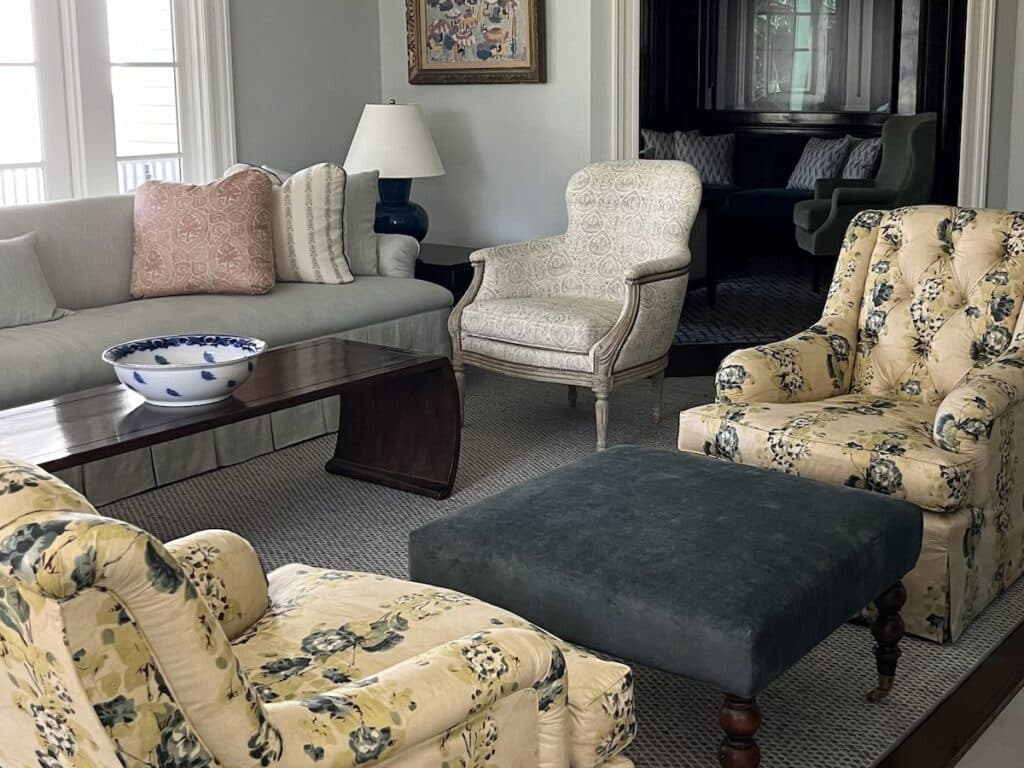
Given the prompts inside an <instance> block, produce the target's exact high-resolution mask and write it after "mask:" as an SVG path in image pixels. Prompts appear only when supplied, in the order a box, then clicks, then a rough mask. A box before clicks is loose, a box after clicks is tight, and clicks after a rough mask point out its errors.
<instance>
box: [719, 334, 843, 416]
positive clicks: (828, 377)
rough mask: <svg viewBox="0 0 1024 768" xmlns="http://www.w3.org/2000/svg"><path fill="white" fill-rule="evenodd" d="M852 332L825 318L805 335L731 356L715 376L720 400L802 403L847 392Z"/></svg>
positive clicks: (723, 362) (738, 352) (732, 401)
mask: <svg viewBox="0 0 1024 768" xmlns="http://www.w3.org/2000/svg"><path fill="white" fill-rule="evenodd" d="M853 337H854V334H853V331H852V330H849V329H847V328H845V327H844V326H841V325H839V324H837V323H835V322H830V321H823V322H822V323H819V324H818V325H815V326H813V327H811V328H809V329H808V330H806V331H804V332H803V333H800V334H797V335H796V336H792V337H790V338H788V339H785V340H783V341H777V342H774V343H772V344H765V345H763V346H760V347H753V348H750V349H741V350H738V351H736V352H733V353H732V354H730V355H728V356H727V357H726V358H725V359H724V360H723V361H722V363H721V365H719V367H718V372H717V373H716V374H715V399H716V401H717V402H719V403H787V402H789V403H802V402H808V401H813V400H824V399H825V398H828V397H835V396H836V395H840V394H842V393H844V392H846V391H847V390H848V389H849V386H850V376H851V374H852V371H853V366H852V362H853V343H852V339H853Z"/></svg>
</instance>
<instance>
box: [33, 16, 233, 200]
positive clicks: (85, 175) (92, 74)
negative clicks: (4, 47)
mask: <svg viewBox="0 0 1024 768" xmlns="http://www.w3.org/2000/svg"><path fill="white" fill-rule="evenodd" d="M32 5H33V23H34V31H35V37H36V59H37V72H38V78H39V100H40V112H41V121H40V126H41V132H42V134H43V135H42V142H43V168H44V184H45V190H46V199H47V200H56V199H61V198H67V197H86V196H94V195H114V194H118V193H119V188H118V175H117V174H118V171H117V154H116V146H115V138H114V137H115V134H114V105H113V94H112V92H111V83H110V71H111V70H110V66H111V65H110V52H109V43H108V36H107V20H106V3H105V2H103V1H102V0H34V2H33V4H32ZM171 7H172V13H173V15H174V30H175V34H174V38H175V39H174V45H175V58H176V60H177V65H178V70H177V77H176V81H177V91H178V93H177V96H178V123H179V142H180V150H181V155H182V159H181V172H182V180H183V181H186V182H192V183H203V182H206V181H210V180H212V179H215V178H217V177H218V176H220V174H221V173H223V171H224V169H225V168H227V167H228V166H230V165H231V164H233V163H234V161H235V119H234V98H233V91H232V72H231V33H230V26H229V15H228V0H171Z"/></svg>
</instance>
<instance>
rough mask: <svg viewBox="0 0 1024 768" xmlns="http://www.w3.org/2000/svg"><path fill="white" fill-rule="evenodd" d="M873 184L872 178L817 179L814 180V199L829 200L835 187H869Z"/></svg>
mask: <svg viewBox="0 0 1024 768" xmlns="http://www.w3.org/2000/svg"><path fill="white" fill-rule="evenodd" d="M873 186H875V180H874V179H818V180H817V181H816V182H814V199H815V200H831V199H832V193H833V192H835V191H836V190H837V189H840V188H842V189H869V188H871V187H873Z"/></svg>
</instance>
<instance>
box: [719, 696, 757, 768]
mask: <svg viewBox="0 0 1024 768" xmlns="http://www.w3.org/2000/svg"><path fill="white" fill-rule="evenodd" d="M718 722H719V723H720V724H721V726H722V730H723V731H725V738H724V739H723V740H722V746H721V747H720V748H719V749H718V763H719V765H721V766H722V768H757V766H759V765H760V764H761V750H760V748H759V747H758V746H757V742H756V741H755V740H754V736H755V734H757V729H758V728H760V727H761V709H760V708H759V707H758V706H757V699H741V698H739V697H737V696H729V695H728V694H727V695H726V697H725V700H724V701H723V702H722V709H721V711H720V712H719V713H718Z"/></svg>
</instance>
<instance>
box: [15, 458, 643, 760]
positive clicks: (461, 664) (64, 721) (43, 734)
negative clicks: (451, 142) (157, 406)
mask: <svg viewBox="0 0 1024 768" xmlns="http://www.w3.org/2000/svg"><path fill="white" fill-rule="evenodd" d="M247 549H248V551H245V550H247ZM172 552H173V553H176V554H177V555H178V556H180V557H182V558H183V560H184V561H185V562H186V563H187V565H184V566H183V564H182V562H180V561H179V560H178V559H177V558H176V557H175V554H172ZM236 563H237V565H238V567H237V568H236V567H234V566H235V564H236ZM300 572H301V573H307V574H308V573H309V571H308V570H306V569H302V568H301V567H297V566H293V567H291V568H290V569H285V570H284V571H282V572H281V573H282V574H283V575H282V576H280V577H277V576H275V577H272V579H271V582H272V583H282V584H283V583H284V582H285V581H286V580H287V575H288V574H291V573H300ZM319 573H320V574H330V575H328V576H326V577H325V578H324V582H332V581H334V580H337V579H344V578H346V577H345V575H344V574H338V573H337V572H319ZM365 578H366V579H367V580H371V581H372V579H373V577H365ZM279 579H280V581H279ZM354 581H355V579H354ZM367 583H368V582H367ZM396 584H401V582H396ZM309 586H310V585H309V584H308V583H307V584H305V585H304V587H309ZM417 588H418V587H417ZM285 591H287V590H285ZM281 594H284V593H283V592H281V591H279V590H278V589H277V588H276V587H275V590H274V592H273V596H274V597H273V599H274V602H273V604H271V603H269V602H268V601H269V600H270V599H271V597H270V596H269V595H268V591H267V588H266V582H265V581H264V579H263V574H262V571H261V570H259V568H258V562H257V561H256V559H255V555H254V554H253V553H252V552H251V548H248V547H247V545H245V543H244V542H243V541H242V540H241V539H238V538H237V537H234V536H232V535H231V534H227V533H226V532H222V531H217V532H210V534H209V535H207V534H197V535H194V536H192V537H188V538H187V539H186V540H183V541H179V542H175V543H172V544H171V545H170V546H169V547H164V546H163V545H161V544H160V543H159V542H157V541H156V540H154V539H153V538H152V537H150V536H149V535H147V534H146V533H145V532H143V531H141V530H139V529H137V528H134V527H133V526H130V525H128V524H125V523H122V522H118V521H114V520H109V519H107V518H103V517H100V516H98V515H97V514H96V513H95V511H94V510H93V509H92V508H91V507H90V506H89V504H88V502H86V501H85V500H84V499H83V498H82V497H81V496H80V495H79V494H77V493H76V492H75V491H73V490H72V489H71V488H69V487H68V486H66V485H64V484H63V483H62V482H60V481H59V480H57V479H55V478H53V477H52V476H50V475H48V474H47V473H45V472H42V471H41V470H39V469H38V468H35V467H31V466H29V465H22V464H19V463H16V462H9V461H0V667H2V669H3V674H0V721H2V722H3V723H4V727H5V728H10V729H16V730H18V731H19V732H21V733H24V734H25V735H26V737H25V738H24V739H19V740H11V739H8V740H3V742H2V743H0V765H3V766H5V768H28V767H29V766H32V767H33V768H54V767H55V766H84V767H85V768H91V767H92V766H97V768H101V767H102V768H106V767H107V766H110V765H115V764H121V765H139V766H143V765H160V766H166V767H168V768H205V767H206V766H289V767H290V766H313V765H331V766H357V765H364V764H366V763H368V762H370V761H381V762H383V761H388V764H389V765H390V764H394V765H401V766H427V765H438V764H441V763H444V762H448V763H449V764H453V765H454V764H464V765H482V764H485V763H489V762H492V761H493V762H501V763H506V762H507V763H509V764H516V765H543V766H567V765H569V763H570V759H571V755H572V754H573V753H574V750H575V749H576V748H577V746H576V744H575V743H574V735H573V724H572V720H573V717H574V716H573V715H571V713H570V710H569V708H568V705H567V690H568V681H567V678H566V665H567V660H566V654H565V653H564V652H563V650H562V649H561V648H560V647H559V646H560V644H559V643H558V642H557V641H556V640H555V639H554V638H551V637H550V636H547V635H545V634H543V633H542V632H540V631H539V630H537V629H535V628H531V627H527V626H525V625H523V623H522V622H519V623H518V624H519V625H518V626H517V625H516V623H515V622H513V621H509V622H508V623H507V624H505V625H502V624H495V623H491V624H487V625H477V624H474V623H471V622H468V621H467V623H466V624H465V625H463V626H462V627H461V629H462V630H464V631H461V632H460V631H456V630H455V629H454V627H450V628H449V629H450V630H451V631H447V632H445V633H442V634H443V637H438V638H436V640H437V641H436V642H434V643H429V642H413V643H408V644H405V647H406V648H408V650H407V651H405V652H402V651H401V650H399V649H400V648H402V646H403V643H402V639H403V632H405V631H407V628H404V627H403V626H402V622H403V621H404V619H403V617H402V614H401V611H398V612H392V613H388V612H386V611H385V612H384V613H388V616H389V620H388V621H385V622H384V624H383V625H382V624H379V623H376V622H369V623H359V622H360V620H358V619H356V620H351V619H350V620H347V621H346V623H348V622H351V621H355V623H354V624H351V623H348V629H349V630H351V631H352V635H351V637H349V635H346V634H344V632H343V630H344V629H345V626H344V625H340V626H339V625H335V626H333V627H329V626H327V625H324V626H322V627H317V628H316V629H313V630H312V631H311V632H310V633H308V634H309V635H312V638H309V637H307V636H304V638H303V640H302V641H301V642H300V644H299V645H300V648H299V649H297V650H298V651H299V652H303V650H302V645H303V644H305V646H306V648H307V649H308V650H307V651H305V652H308V653H309V654H310V656H309V658H310V659H312V658H313V657H314V656H315V657H316V658H317V659H318V660H319V661H323V660H328V657H329V656H330V655H331V649H332V648H333V649H335V650H337V651H338V655H337V656H336V657H335V658H333V659H329V664H326V665H323V666H322V667H321V669H322V671H324V672H326V671H327V670H328V669H341V667H342V661H341V659H342V658H343V657H351V658H352V659H353V664H352V665H351V666H349V667H347V669H349V671H350V672H352V673H354V672H355V670H356V668H357V666H358V665H360V664H361V665H362V666H363V668H364V671H366V674H361V675H360V676H359V677H354V676H352V675H347V677H350V678H351V679H343V676H344V675H345V673H340V672H339V673H338V674H333V673H331V674H323V675H320V676H319V679H320V680H322V681H324V682H323V684H321V685H315V686H310V687H309V688H306V689H303V690H298V689H296V690H294V691H291V692H290V695H289V692H287V691H286V690H285V688H287V685H284V686H283V687H282V688H281V690H280V692H277V693H275V692H274V691H273V685H268V681H267V680H265V679H263V677H261V676H263V675H265V674H266V673H265V671H264V669H263V668H264V667H265V666H267V665H270V667H271V668H276V669H278V670H279V671H278V673H277V674H278V676H279V677H280V678H281V680H284V679H285V678H286V675H284V673H283V672H284V671H286V670H287V669H288V668H289V664H290V663H294V662H289V659H290V658H293V657H281V658H279V659H277V660H275V659H272V658H270V657H269V656H267V655H266V654H268V653H270V649H271V647H272V646H273V645H274V641H268V642H267V643H265V644H263V645H262V648H263V653H264V655H263V656H262V657H261V658H260V659H259V664H257V665H255V666H254V667H253V668H252V669H251V670H250V669H249V668H248V665H247V664H245V663H243V661H242V660H241V659H242V657H243V655H244V654H245V653H247V652H248V649H255V648H258V647H260V642H259V638H260V629H259V628H260V626H261V625H262V624H264V623H267V622H270V623H271V624H274V622H275V621H277V620H280V621H282V622H283V621H285V620H286V617H287V616H288V615H289V614H293V615H294V614H303V615H306V616H308V615H311V614H314V613H315V614H317V615H319V616H320V617H321V619H325V620H326V619H327V616H328V614H327V613H319V612H318V611H319V609H320V608H323V607H324V606H325V605H327V606H329V605H330V603H326V602H325V603H318V602H316V595H315V594H311V593H310V592H309V591H307V590H306V589H305V588H303V589H302V594H301V599H300V596H299V595H295V599H294V600H291V599H289V598H287V597H286V598H284V599H283V601H278V600H277V596H278V595H281ZM208 599H209V600H210V603H208ZM367 599H369V600H371V601H372V600H374V599H377V600H378V601H379V598H366V597H364V598H363V600H364V603H365V601H366V600H367ZM211 603H212V605H213V606H215V608H214V610H211ZM260 605H262V606H264V608H266V606H267V605H270V606H271V607H270V608H269V610H262V611H260V610H259V606H260ZM494 610H497V609H494ZM257 612H258V613H259V615H256V613H257ZM332 618H333V617H332ZM341 618H344V617H342V616H338V619H339V620H340V619H341ZM468 618H469V617H467V619H468ZM253 621H255V622H256V623H255V624H253ZM222 622H223V624H222ZM321 623H322V622H321ZM329 623H330V622H328V624H329ZM225 630H228V631H230V632H231V634H232V635H233V636H235V635H237V637H236V640H235V641H234V646H233V644H232V642H231V641H230V640H229V638H228V634H227V633H226V631H225ZM239 633H240V634H239ZM410 634H412V633H411V632H410ZM341 639H344V642H347V643H349V645H348V646H347V648H346V650H347V653H342V652H341V648H340V645H339V643H341V642H342V640H341ZM350 641H351V642H350ZM332 644H333V645H332ZM236 648H238V649H239V652H238V654H236V650H235V649H236ZM282 650H284V649H283V648H282ZM289 650H291V649H289ZM567 650H568V649H567ZM359 652H365V655H366V656H372V655H373V654H385V653H386V654H387V658H388V663H387V664H386V665H376V666H375V665H373V664H366V663H365V661H364V658H363V656H362V654H361V653H359ZM570 653H571V654H578V652H576V651H570ZM295 657H297V654H296V656H295ZM374 658H384V657H383V656H378V657H374ZM275 661H276V667H275ZM572 663H573V664H574V665H575V666H576V667H579V666H580V662H577V661H573V662H572ZM598 665H600V666H598ZM371 666H372V667H373V671H372V672H370V671H369V668H370V667H371ZM624 669H625V668H623V667H622V666H621V665H618V664H611V665H607V664H606V663H605V662H598V661H597V660H594V661H593V667H592V669H587V670H585V671H584V673H583V674H581V675H580V676H579V678H578V682H577V683H575V684H574V685H582V687H581V688H580V691H581V698H585V699H586V700H587V702H591V701H593V700H594V699H595V698H600V697H598V696H595V695H593V691H594V690H596V687H597V686H602V685H608V684H610V682H609V681H618V683H619V686H620V689H619V692H618V694H617V697H618V698H616V695H613V694H612V693H611V692H607V695H606V696H605V698H602V702H604V701H606V700H607V702H608V703H607V707H608V708H609V709H610V711H611V712H612V714H611V715H608V716H607V717H606V718H605V720H604V721H602V722H604V726H596V725H595V726H593V728H592V730H593V732H595V733H596V731H599V730H601V728H602V727H603V728H605V731H603V732H602V734H601V738H602V739H605V738H606V737H607V742H603V741H602V742H601V743H597V742H594V743H592V744H590V745H589V746H590V749H589V750H587V752H588V753H589V754H590V755H593V754H600V750H601V748H602V744H604V748H605V750H606V751H607V752H608V753H609V754H608V757H609V764H610V765H611V764H615V765H625V764H628V763H622V762H621V761H619V760H617V759H616V758H615V757H614V753H615V752H618V751H619V750H621V748H622V747H623V746H624V745H625V744H626V743H628V740H629V738H630V737H631V736H632V726H631V723H632V699H631V688H629V687H628V683H629V677H628V674H625V673H624V672H623V670H624ZM591 672H593V675H592V676H588V675H590V673H591ZM270 682H271V683H273V682H275V681H273V680H271V681H270ZM588 686H589V687H588ZM616 706H617V707H618V709H616ZM583 710H584V711H586V712H588V713H589V712H591V711H592V708H591V707H583ZM616 713H617V714H618V719H616V717H615V715H616ZM592 719H593V718H592ZM613 721H614V722H613ZM590 722H591V720H587V721H586V723H587V724H585V725H584V726H583V727H581V729H580V731H579V733H580V734H583V733H585V729H586V727H590V726H589V723H590ZM620 724H621V725H620ZM616 728H618V736H611V735H610V734H612V733H614V732H616ZM524 734H525V735H524ZM594 738H595V739H596V738H597V737H596V736H594ZM602 762H604V761H603V759H598V760H595V761H593V762H588V763H587V765H596V764H600V763H602Z"/></svg>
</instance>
